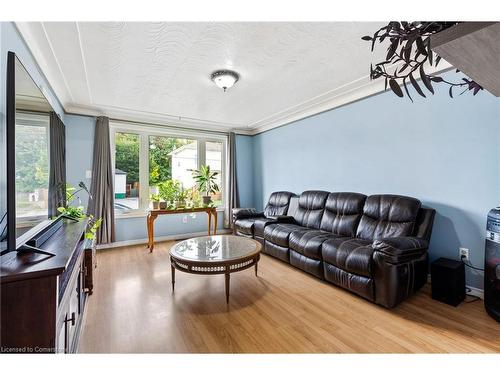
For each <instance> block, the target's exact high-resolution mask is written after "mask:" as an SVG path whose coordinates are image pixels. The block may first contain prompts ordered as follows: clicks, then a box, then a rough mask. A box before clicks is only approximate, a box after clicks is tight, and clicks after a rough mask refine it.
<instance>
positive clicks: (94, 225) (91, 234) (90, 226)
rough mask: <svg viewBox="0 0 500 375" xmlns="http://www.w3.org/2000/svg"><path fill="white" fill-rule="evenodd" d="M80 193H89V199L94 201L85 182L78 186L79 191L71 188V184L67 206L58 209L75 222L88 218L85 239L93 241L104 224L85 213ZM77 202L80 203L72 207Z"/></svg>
mask: <svg viewBox="0 0 500 375" xmlns="http://www.w3.org/2000/svg"><path fill="white" fill-rule="evenodd" d="M80 192H85V193H87V195H88V197H89V199H92V195H91V194H90V191H89V190H88V189H87V186H86V185H85V184H84V183H83V181H80V183H79V184H78V189H77V188H75V187H73V186H71V185H70V184H66V206H65V207H58V208H57V211H58V212H59V213H60V214H61V215H64V216H66V217H69V218H72V219H75V220H81V219H85V218H88V219H89V221H88V223H87V230H86V232H85V238H87V239H91V240H92V239H94V238H95V234H96V232H97V229H99V227H100V226H101V224H102V219H96V218H95V217H94V216H93V215H87V214H86V213H85V211H84V207H83V206H82V202H81V200H80V197H79V196H78V195H77V194H78V193H80ZM75 201H77V202H78V205H77V206H73V205H72V203H74V202H75Z"/></svg>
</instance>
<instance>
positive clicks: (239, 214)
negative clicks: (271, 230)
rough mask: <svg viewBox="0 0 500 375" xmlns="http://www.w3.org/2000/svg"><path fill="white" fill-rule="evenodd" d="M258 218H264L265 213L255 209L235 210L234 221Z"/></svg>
mask: <svg viewBox="0 0 500 375" xmlns="http://www.w3.org/2000/svg"><path fill="white" fill-rule="evenodd" d="M257 217H264V213H263V212H259V211H257V210H255V208H233V221H235V220H239V219H248V218H257Z"/></svg>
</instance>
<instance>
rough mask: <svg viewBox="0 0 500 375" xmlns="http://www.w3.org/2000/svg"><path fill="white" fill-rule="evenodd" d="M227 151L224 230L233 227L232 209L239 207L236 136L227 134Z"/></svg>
mask: <svg viewBox="0 0 500 375" xmlns="http://www.w3.org/2000/svg"><path fill="white" fill-rule="evenodd" d="M228 151H229V186H228V188H229V202H228V204H227V205H226V210H225V212H224V228H232V226H233V215H232V211H233V208H237V207H239V206H240V197H239V195H238V181H237V178H236V134H234V133H233V132H231V133H229V142H228Z"/></svg>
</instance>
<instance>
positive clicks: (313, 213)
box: [293, 190, 330, 229]
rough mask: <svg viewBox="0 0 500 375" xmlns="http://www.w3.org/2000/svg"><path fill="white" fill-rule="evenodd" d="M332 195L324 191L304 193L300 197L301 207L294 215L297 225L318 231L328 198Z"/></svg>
mask: <svg viewBox="0 0 500 375" xmlns="http://www.w3.org/2000/svg"><path fill="white" fill-rule="evenodd" d="M329 194H330V193H329V192H327V191H322V190H308V191H304V192H303V193H302V194H300V196H299V206H298V207H297V209H296V210H295V212H294V213H293V218H294V219H295V221H296V222H297V224H299V225H301V226H303V227H307V228H313V229H318V228H319V227H320V225H321V218H322V217H323V211H324V209H325V203H326V198H327V197H328V195H329Z"/></svg>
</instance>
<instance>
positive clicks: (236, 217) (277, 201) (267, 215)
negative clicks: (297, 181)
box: [232, 191, 296, 244]
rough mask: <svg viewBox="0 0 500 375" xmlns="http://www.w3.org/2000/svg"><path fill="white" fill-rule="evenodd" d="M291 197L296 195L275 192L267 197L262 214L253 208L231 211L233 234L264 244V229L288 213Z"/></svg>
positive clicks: (286, 192) (287, 192)
mask: <svg viewBox="0 0 500 375" xmlns="http://www.w3.org/2000/svg"><path fill="white" fill-rule="evenodd" d="M292 197H296V195H295V194H294V193H291V192H289V191H276V192H274V193H272V194H271V196H270V197H269V201H268V202H267V205H266V207H265V208H264V211H263V212H258V211H256V210H255V209H253V208H235V209H233V213H232V214H233V232H234V234H236V235H239V236H245V237H250V238H254V239H256V240H258V241H259V242H261V243H262V244H264V228H265V227H266V225H267V224H269V223H276V222H278V219H279V218H280V217H281V216H284V215H286V214H287V213H288V209H289V206H290V199H291V198H292Z"/></svg>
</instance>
